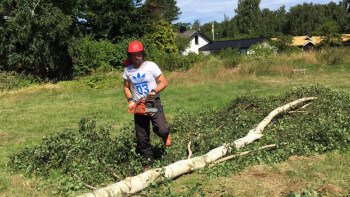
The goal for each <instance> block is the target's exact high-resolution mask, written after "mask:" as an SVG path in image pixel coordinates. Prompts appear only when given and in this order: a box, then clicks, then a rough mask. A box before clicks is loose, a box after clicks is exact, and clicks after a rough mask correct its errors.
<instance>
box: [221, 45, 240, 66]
mask: <svg viewBox="0 0 350 197" xmlns="http://www.w3.org/2000/svg"><path fill="white" fill-rule="evenodd" d="M219 57H220V58H222V60H223V61H224V65H225V67H226V68H235V67H236V66H237V65H238V64H239V63H240V62H241V60H242V55H240V54H239V52H238V50H237V49H231V48H227V49H224V50H221V51H220V52H219Z"/></svg>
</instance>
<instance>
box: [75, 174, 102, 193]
mask: <svg viewBox="0 0 350 197" xmlns="http://www.w3.org/2000/svg"><path fill="white" fill-rule="evenodd" d="M71 174H72V176H74V177H75V178H77V179H79V180H80V181H81V182H83V180H82V179H81V178H80V177H79V176H78V175H76V174H74V173H73V172H71ZM83 184H84V186H85V187H86V188H88V189H90V190H96V189H97V188H96V187H94V186H91V185H88V184H86V183H84V182H83Z"/></svg>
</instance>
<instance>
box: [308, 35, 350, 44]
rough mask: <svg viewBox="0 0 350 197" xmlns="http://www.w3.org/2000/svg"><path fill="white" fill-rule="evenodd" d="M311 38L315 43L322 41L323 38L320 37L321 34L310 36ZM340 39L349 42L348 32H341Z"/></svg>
mask: <svg viewBox="0 0 350 197" xmlns="http://www.w3.org/2000/svg"><path fill="white" fill-rule="evenodd" d="M311 40H312V41H313V42H314V43H315V44H319V43H320V42H322V40H323V38H322V36H312V37H311ZM341 40H342V42H349V41H350V34H342V35H341Z"/></svg>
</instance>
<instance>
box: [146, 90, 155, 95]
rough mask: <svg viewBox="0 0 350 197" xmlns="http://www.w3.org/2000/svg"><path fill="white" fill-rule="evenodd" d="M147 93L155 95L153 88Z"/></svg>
mask: <svg viewBox="0 0 350 197" xmlns="http://www.w3.org/2000/svg"><path fill="white" fill-rule="evenodd" d="M148 95H152V96H153V95H156V91H155V90H154V89H152V90H151V91H150V92H149V93H148Z"/></svg>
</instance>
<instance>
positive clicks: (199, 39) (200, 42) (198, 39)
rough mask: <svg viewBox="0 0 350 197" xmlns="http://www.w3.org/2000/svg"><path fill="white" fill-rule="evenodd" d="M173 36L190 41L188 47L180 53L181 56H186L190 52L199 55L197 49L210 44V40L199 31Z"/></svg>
mask: <svg viewBox="0 0 350 197" xmlns="http://www.w3.org/2000/svg"><path fill="white" fill-rule="evenodd" d="M175 35H176V36H182V37H186V38H189V39H190V46H189V47H188V48H187V49H186V50H185V51H184V52H183V53H182V55H188V53H190V52H193V53H196V54H199V50H198V49H199V48H201V47H203V46H205V45H207V44H209V43H211V40H210V38H208V37H207V36H206V35H204V34H203V33H202V32H200V31H194V30H190V31H184V32H181V33H176V34H175Z"/></svg>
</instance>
